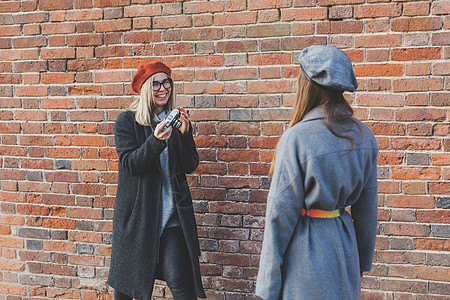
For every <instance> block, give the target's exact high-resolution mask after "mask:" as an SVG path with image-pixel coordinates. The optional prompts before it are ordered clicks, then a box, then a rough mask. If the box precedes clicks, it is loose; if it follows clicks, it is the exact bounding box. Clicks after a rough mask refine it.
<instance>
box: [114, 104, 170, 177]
mask: <svg viewBox="0 0 450 300" xmlns="http://www.w3.org/2000/svg"><path fill="white" fill-rule="evenodd" d="M134 123H135V120H134V118H133V116H132V115H131V114H129V113H127V112H125V113H122V114H120V115H119V117H118V118H117V120H116V123H115V126H114V138H115V143H116V151H117V154H118V156H119V163H120V164H121V166H122V167H123V168H124V170H125V171H126V172H128V173H130V174H131V175H140V174H142V173H144V172H146V171H148V167H149V165H150V164H152V163H153V162H155V160H157V159H159V155H160V154H161V152H162V151H163V150H164V148H165V147H166V145H167V143H166V142H165V141H160V140H158V139H157V138H156V137H155V136H154V135H153V134H151V135H149V136H148V138H147V139H146V140H145V142H144V143H143V144H142V145H139V144H138V141H137V137H136V131H135V124H134Z"/></svg>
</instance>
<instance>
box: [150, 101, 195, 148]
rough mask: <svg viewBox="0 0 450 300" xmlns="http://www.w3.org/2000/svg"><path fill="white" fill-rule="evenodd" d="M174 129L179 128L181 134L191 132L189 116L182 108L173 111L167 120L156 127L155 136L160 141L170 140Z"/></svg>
mask: <svg viewBox="0 0 450 300" xmlns="http://www.w3.org/2000/svg"><path fill="white" fill-rule="evenodd" d="M173 128H177V129H178V130H179V131H180V132H181V134H186V133H187V132H189V118H188V114H187V112H186V110H185V109H184V108H183V107H181V106H178V108H175V109H174V110H172V111H171V112H170V114H169V115H168V116H167V118H165V119H164V120H162V122H161V123H159V124H158V125H156V128H155V133H154V135H155V137H156V138H157V139H159V140H162V141H163V140H168V139H169V138H170V136H171V135H172V130H173Z"/></svg>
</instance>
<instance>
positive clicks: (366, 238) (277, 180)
mask: <svg viewBox="0 0 450 300" xmlns="http://www.w3.org/2000/svg"><path fill="white" fill-rule="evenodd" d="M323 117H324V111H323V109H321V108H316V109H314V110H312V111H311V112H309V113H308V114H307V115H306V117H305V118H304V119H303V120H302V121H301V122H300V123H298V124H296V125H295V126H293V127H292V128H290V129H288V130H286V132H285V133H284V134H283V135H282V137H281V139H280V142H279V144H278V149H277V155H276V161H275V170H274V175H273V178H272V183H271V186H270V191H269V195H268V199H267V212H266V225H265V226H266V227H265V232H264V241H263V248H262V253H261V259H260V269H259V273H258V279H257V284H256V294H257V295H258V296H260V297H262V298H263V299H270V300H276V299H278V297H279V296H280V295H281V296H282V299H284V300H292V299H295V300H301V299H307V300H311V299H327V300H328V299H342V300H344V299H345V300H352V299H359V297H360V289H361V279H360V271H369V270H370V269H371V265H372V259H373V252H374V246H375V236H376V227H377V172H376V163H377V153H378V147H377V144H376V141H375V138H374V136H373V134H372V132H370V130H369V129H368V128H367V126H365V125H364V124H363V123H361V122H360V121H357V120H356V121H357V122H358V124H359V126H360V127H361V130H362V139H361V135H360V133H359V129H358V127H357V126H356V125H354V128H353V129H354V131H352V135H353V136H354V137H355V138H356V141H357V143H356V145H355V149H354V150H353V151H351V152H350V153H348V151H349V150H350V149H351V143H350V142H349V141H348V140H346V139H343V138H338V137H336V136H334V135H333V134H332V133H331V132H330V131H329V130H328V129H327V128H326V126H325V122H324V119H323ZM346 206H351V213H352V216H350V215H349V214H348V213H346V212H345V213H344V214H343V215H341V216H340V217H337V218H331V219H318V218H310V217H307V216H306V217H302V216H301V211H302V208H306V209H321V210H327V211H332V210H335V209H340V208H344V207H346ZM352 218H353V220H352Z"/></svg>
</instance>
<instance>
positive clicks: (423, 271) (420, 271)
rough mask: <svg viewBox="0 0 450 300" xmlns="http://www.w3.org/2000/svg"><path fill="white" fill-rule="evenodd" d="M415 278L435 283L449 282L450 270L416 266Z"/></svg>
mask: <svg viewBox="0 0 450 300" xmlns="http://www.w3.org/2000/svg"><path fill="white" fill-rule="evenodd" d="M414 278H419V279H425V280H434V281H448V278H450V269H448V268H447V269H443V268H438V267H427V266H415V267H414Z"/></svg>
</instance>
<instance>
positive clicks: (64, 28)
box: [41, 23, 75, 35]
mask: <svg viewBox="0 0 450 300" xmlns="http://www.w3.org/2000/svg"><path fill="white" fill-rule="evenodd" d="M41 28H42V34H48V35H54V34H69V33H74V32H75V23H47V24H42V25H41Z"/></svg>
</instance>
